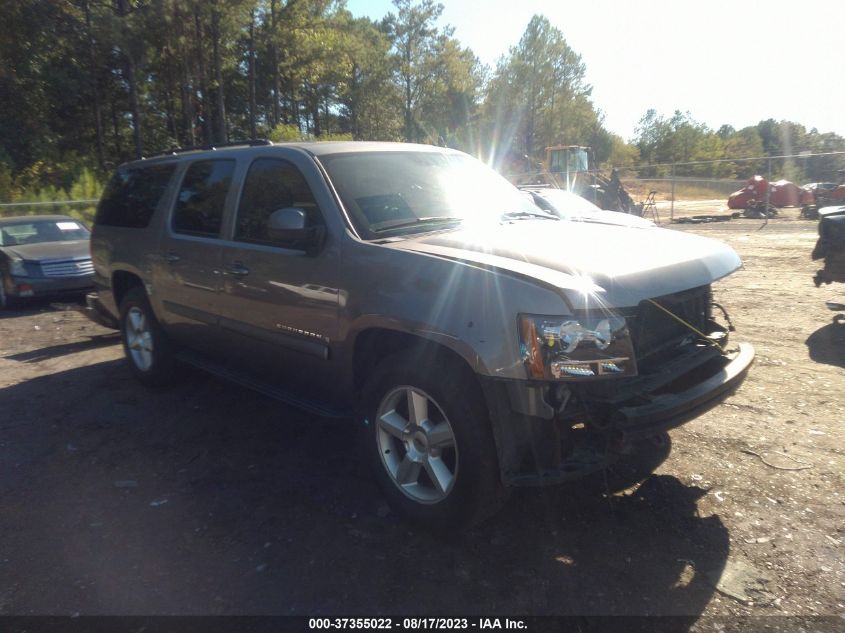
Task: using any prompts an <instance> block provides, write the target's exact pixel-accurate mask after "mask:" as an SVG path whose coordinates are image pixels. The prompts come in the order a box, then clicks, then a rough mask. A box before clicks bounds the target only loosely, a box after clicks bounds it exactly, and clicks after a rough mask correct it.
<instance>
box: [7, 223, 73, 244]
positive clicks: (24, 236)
mask: <svg viewBox="0 0 845 633" xmlns="http://www.w3.org/2000/svg"><path fill="white" fill-rule="evenodd" d="M87 239H88V229H86V228H85V227H84V226H83V225H82V224H81V223H80V222H77V221H76V220H72V219H71V218H67V219H64V218H62V219H59V220H33V221H29V222H26V221H22V222H15V223H14V224H2V225H0V246H23V245H25V244H41V243H43V242H72V241H74V240H87Z"/></svg>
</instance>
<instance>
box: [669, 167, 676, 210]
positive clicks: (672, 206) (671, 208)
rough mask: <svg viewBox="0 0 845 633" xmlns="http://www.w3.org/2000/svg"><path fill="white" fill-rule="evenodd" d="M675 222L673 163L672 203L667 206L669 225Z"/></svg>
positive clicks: (673, 175) (673, 173)
mask: <svg viewBox="0 0 845 633" xmlns="http://www.w3.org/2000/svg"><path fill="white" fill-rule="evenodd" d="M674 221H675V163H672V203H671V205H670V206H669V224H672V222H674Z"/></svg>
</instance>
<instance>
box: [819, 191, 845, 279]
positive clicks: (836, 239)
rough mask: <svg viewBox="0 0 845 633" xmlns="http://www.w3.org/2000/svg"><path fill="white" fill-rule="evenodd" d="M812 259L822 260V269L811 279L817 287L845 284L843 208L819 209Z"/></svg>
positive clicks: (844, 210) (844, 220) (844, 211)
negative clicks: (817, 232) (836, 283)
mask: <svg viewBox="0 0 845 633" xmlns="http://www.w3.org/2000/svg"><path fill="white" fill-rule="evenodd" d="M812 257H813V259H814V260H817V259H823V260H824V268H822V269H820V270H819V271H817V272H816V275H815V277H813V281H814V282H815V284H816V286H817V287H818V286H821V285H822V284H830V283H833V282H834V281H836V282H839V283H845V206H841V207H824V208H822V209H819V239H818V241H817V242H816V246H815V248H813V254H812Z"/></svg>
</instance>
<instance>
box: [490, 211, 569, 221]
mask: <svg viewBox="0 0 845 633" xmlns="http://www.w3.org/2000/svg"><path fill="white" fill-rule="evenodd" d="M502 218H503V219H505V220H519V219H522V218H543V219H544V220H560V218H559V217H557V216H556V215H552V214H550V213H543V212H542V211H508V212H507V213H503V214H502Z"/></svg>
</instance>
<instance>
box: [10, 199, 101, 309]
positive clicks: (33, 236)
mask: <svg viewBox="0 0 845 633" xmlns="http://www.w3.org/2000/svg"><path fill="white" fill-rule="evenodd" d="M89 238H90V233H89V232H88V229H87V228H85V225H83V224H82V223H81V222H79V221H78V220H75V219H73V218H71V217H68V216H66V215H30V216H17V217H9V218H0V307H8V306H9V305H10V304H13V303H15V302H17V301H20V300H23V299H31V298H33V297H47V296H49V297H61V296H67V295H77V296H82V295H83V294H84V293H85V292H86V291H88V290H90V289H91V288H93V286H94V266H93V264H92V263H91V253H90V245H89Z"/></svg>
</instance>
